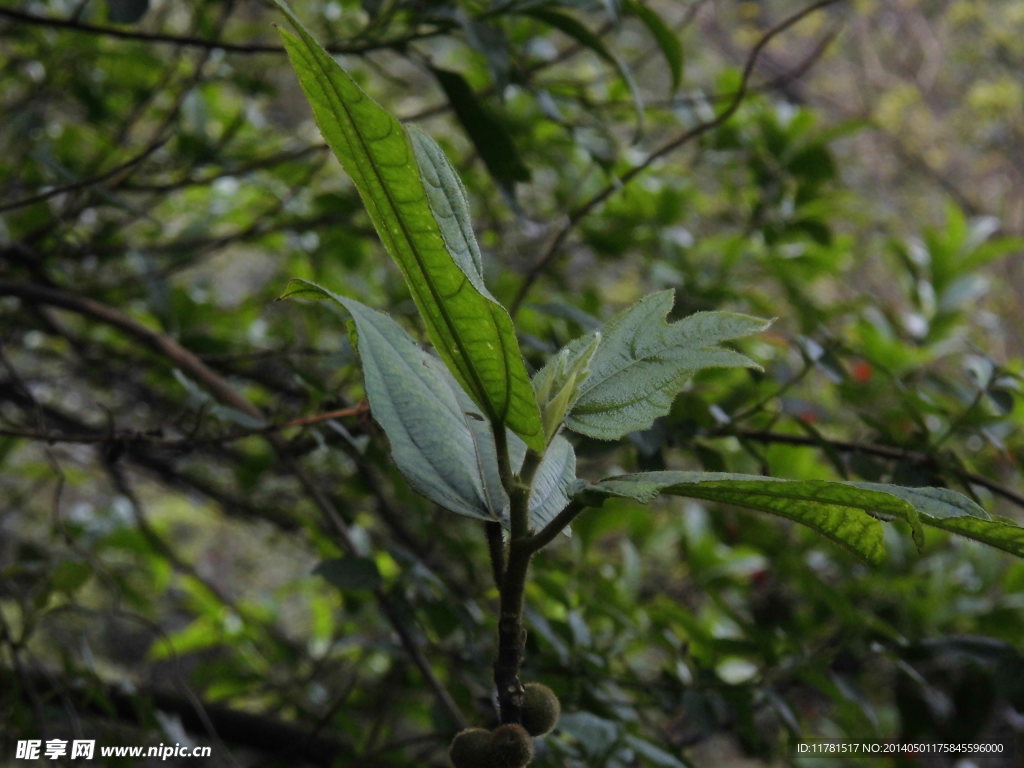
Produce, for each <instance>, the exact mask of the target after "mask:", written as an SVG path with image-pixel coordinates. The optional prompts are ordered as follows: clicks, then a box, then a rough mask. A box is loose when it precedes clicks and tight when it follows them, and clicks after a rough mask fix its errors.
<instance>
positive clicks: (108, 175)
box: [0, 11, 167, 213]
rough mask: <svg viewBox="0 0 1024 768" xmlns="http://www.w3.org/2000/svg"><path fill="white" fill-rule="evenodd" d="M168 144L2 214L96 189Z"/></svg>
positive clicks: (156, 145)
mask: <svg viewBox="0 0 1024 768" xmlns="http://www.w3.org/2000/svg"><path fill="white" fill-rule="evenodd" d="M0 13H2V11H0ZM166 143H167V139H166V138H164V139H160V140H158V141H155V142H153V143H152V144H151V145H150V146H148V147H146V148H145V149H144V150H142V152H139V153H138V154H137V155H135V156H134V157H132V158H130V159H128V160H126V161H125V162H123V163H121V164H120V165H115V166H114V167H113V168H111V169H110V170H109V171H104V172H103V173H101V174H99V175H98V176H93V177H92V178H89V179H82V180H81V181H76V182H73V183H71V184H66V185H65V186H63V187H53V188H52V189H48V190H46V191H45V192H40V193H38V194H35V195H30V196H29V197H24V198H22V199H21V200H15V201H14V202H11V203H4V204H3V205H0V213H4V212H6V211H13V210H15V209H16V208H24V207H25V206H26V205H32V204H34V203H41V202H43V201H45V200H49V199H50V198H52V197H57V195H63V194H67V193H68V192H77V191H78V190H80V189H87V188H89V187H95V186H97V185H99V184H102V183H103V182H105V181H109V180H110V179H113V178H116V177H118V176H120V175H121V174H122V173H123V172H124V171H126V170H128V169H129V168H132V167H134V166H136V165H138V164H139V163H141V162H143V161H144V160H145V159H146V158H147V157H149V156H150V155H152V154H153V153H154V152H156V151H157V150H158V149H160V147H162V146H163V145H164V144H166Z"/></svg>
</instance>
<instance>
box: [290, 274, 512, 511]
mask: <svg viewBox="0 0 1024 768" xmlns="http://www.w3.org/2000/svg"><path fill="white" fill-rule="evenodd" d="M291 285H292V286H301V287H293V288H292V289H291V290H290V291H289V292H288V293H287V294H286V296H295V295H307V296H313V297H315V298H328V299H331V300H333V301H335V302H336V303H337V304H339V305H340V306H342V307H344V309H345V310H346V311H347V312H348V313H349V314H350V315H351V316H352V318H353V320H354V321H355V325H356V335H357V342H356V346H357V350H358V352H359V357H360V360H361V362H362V367H363V377H364V381H365V386H366V396H367V399H368V400H369V402H370V410H371V412H372V414H373V418H374V419H375V420H376V421H377V423H378V424H380V426H381V428H382V429H383V430H384V432H385V434H386V435H387V437H388V442H389V443H390V445H391V456H392V458H393V459H394V462H395V465H396V466H397V467H398V469H399V471H400V472H401V473H402V474H403V475H404V476H405V478H406V480H408V481H409V484H410V485H411V486H412V487H413V488H414V489H415V490H416V491H418V492H419V493H420V494H422V495H423V496H425V497H426V498H428V499H430V500H431V501H433V502H435V503H437V504H439V505H441V506H442V507H444V508H445V509H448V510H451V511H452V512H457V513H459V514H462V515H467V516H469V517H476V518H480V519H483V520H499V519H501V518H502V517H503V516H507V514H508V510H507V507H508V497H507V496H506V495H504V493H496V492H495V489H494V487H493V486H488V485H485V482H484V478H485V477H486V476H487V474H488V469H489V468H490V467H491V466H492V465H493V466H494V467H495V468H494V470H493V472H492V473H491V474H494V475H496V473H497V469H496V466H497V462H496V459H495V453H494V439H493V437H490V431H489V429H487V425H486V422H485V421H484V419H483V416H482V415H480V413H479V409H478V408H477V406H476V405H475V404H474V403H473V402H472V401H471V400H470V399H469V397H468V396H467V395H466V394H465V393H464V392H463V391H462V390H461V388H459V386H458V384H457V383H456V382H455V380H454V379H453V378H452V377H451V374H450V373H449V372H448V369H447V368H445V366H444V364H443V363H442V362H441V361H440V360H438V359H437V358H436V357H433V356H432V355H429V354H427V353H426V352H424V351H423V350H422V349H421V348H420V347H419V345H417V344H416V342H415V341H413V339H412V338H411V337H410V336H409V335H408V334H407V333H406V332H405V331H404V330H403V329H402V328H401V326H399V325H398V324H397V323H396V322H395V321H394V320H392V319H391V318H390V317H388V316H387V315H385V314H384V313H382V312H378V311H377V310H374V309H370V308H369V307H367V306H365V305H363V304H361V303H360V302H358V301H356V300H355V299H351V298H348V297H345V296H340V295H338V294H336V293H333V292H331V291H329V290H327V289H325V288H322V287H320V286H318V285H315V284H313V283H309V282H306V281H303V280H293V281H292V283H291ZM471 424H472V426H470V425H471ZM478 425H480V426H482V427H483V428H484V430H486V433H485V434H484V433H480V431H479V427H478ZM488 439H489V440H488ZM488 442H489V448H488ZM498 489H499V490H500V482H499V485H498Z"/></svg>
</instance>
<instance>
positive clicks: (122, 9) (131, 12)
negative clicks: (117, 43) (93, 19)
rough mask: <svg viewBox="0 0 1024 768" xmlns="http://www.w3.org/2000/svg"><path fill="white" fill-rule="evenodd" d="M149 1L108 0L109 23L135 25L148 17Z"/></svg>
mask: <svg viewBox="0 0 1024 768" xmlns="http://www.w3.org/2000/svg"><path fill="white" fill-rule="evenodd" d="M148 10H149V0H107V21H109V22H111V23H113V24H134V23H135V22H137V21H139V20H140V19H141V18H142V17H143V16H145V15H146V11H148Z"/></svg>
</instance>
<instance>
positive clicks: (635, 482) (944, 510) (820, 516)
mask: <svg viewBox="0 0 1024 768" xmlns="http://www.w3.org/2000/svg"><path fill="white" fill-rule="evenodd" d="M581 493H582V494H583V497H584V499H586V500H588V501H591V502H593V503H597V504H599V503H600V501H601V499H602V497H607V496H624V497H627V498H631V499H636V500H637V501H642V502H645V503H646V502H648V501H650V500H652V499H653V498H654V497H655V496H657V495H658V494H669V495H672V496H687V497H690V498H695V499H706V500H708V501H718V502H723V503H726V504H733V505H735V506H738V507H747V508H749V509H756V510H760V511H762V512H771V513H772V514H776V515H780V516H781V517H786V518H789V519H790V520H794V521H796V522H798V523H802V524H804V525H807V526H809V527H811V528H813V529H815V530H816V531H818V532H819V533H821V534H823V535H825V536H827V537H828V538H830V539H832V540H833V541H835V542H836V543H838V544H841V545H843V546H844V547H847V548H848V549H851V550H853V551H854V552H855V553H857V554H858V555H860V556H861V557H862V558H864V559H865V560H867V561H869V562H878V561H880V560H881V558H882V556H883V555H884V549H883V540H882V527H881V521H885V520H903V521H904V522H906V523H907V524H909V525H910V528H911V531H912V533H913V535H914V540H915V541H916V542H917V544H918V546H920V545H921V542H922V525H927V526H931V527H933V528H940V529H942V530H946V531H950V532H952V533H957V534H960V535H961V536H966V537H968V538H972V539H975V540H977V541H980V542H983V543H985V544H988V545H990V546H993V547H997V548H999V549H1002V550H1004V551H1006V552H1009V553H1011V554H1014V555H1017V556H1018V557H1024V528H1022V527H1020V526H1018V525H1016V524H1015V523H1013V522H1012V521H1010V520H1003V519H998V518H993V517H992V516H991V515H989V514H988V513H987V512H986V511H985V510H984V509H982V508H981V507H979V506H978V505H977V504H975V503H974V502H973V501H971V500H970V499H968V498H967V497H966V496H964V495H962V494H959V493H956V492H955V491H951V490H949V489H947V488H904V487H902V486H898V485H886V484H882V483H859V482H858V483H839V482H831V481H826V480H783V479H779V478H773V477H761V476H758V475H739V474H729V473H725V472H674V471H670V472H645V473H640V474H633V475H620V476H618V477H610V478H607V479H605V480H602V481H600V482H598V483H595V484H593V485H589V486H587V487H586V488H584V489H583V490H582V491H581Z"/></svg>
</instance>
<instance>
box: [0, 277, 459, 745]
mask: <svg viewBox="0 0 1024 768" xmlns="http://www.w3.org/2000/svg"><path fill="white" fill-rule="evenodd" d="M2 295H7V296H18V297H20V298H23V299H27V300H28V301H35V302H40V303H44V304H49V305H52V306H56V307H63V308H64V309H68V310H71V311H72V312H77V313H79V314H82V315H85V316H86V317H91V318H93V319H95V320H99V321H101V322H103V323H106V324H107V325H110V326H113V327H115V328H118V329H119V330H121V331H124V332H125V333H127V334H128V335H130V336H132V337H134V338H135V339H137V340H138V341H140V342H142V343H143V344H144V345H146V346H147V347H149V348H150V349H152V350H153V351H155V352H157V353H158V354H160V355H162V356H164V357H166V358H167V359H169V360H171V361H172V362H173V363H174V364H175V365H176V366H177V367H178V368H180V369H181V370H182V372H183V373H185V374H186V375H187V376H189V377H190V378H192V379H193V380H195V381H196V382H198V383H200V384H201V385H202V386H204V387H205V388H206V389H208V390H209V391H210V392H211V393H213V395H214V396H215V397H216V398H217V399H218V400H219V401H220V402H221V403H222V404H224V405H227V406H230V407H231V408H234V409H235V410H237V411H240V412H242V413H244V414H245V415H247V416H249V417H250V418H253V419H257V420H258V421H260V422H265V418H264V415H263V413H262V412H261V411H260V410H259V409H258V408H257V407H256V406H255V405H253V404H252V403H251V402H249V401H248V400H247V399H246V398H245V397H243V396H242V395H240V394H239V393H238V392H237V391H236V390H235V389H234V388H233V387H232V386H231V384H230V383H228V382H227V381H225V380H224V379H222V378H221V377H220V376H219V375H218V374H217V373H216V372H215V371H213V370H212V369H211V368H209V367H208V366H207V365H206V364H205V363H204V362H203V361H202V360H200V359H199V358H198V357H196V355H194V354H193V353H192V352H190V351H189V350H187V349H185V348H184V347H182V346H181V345H180V344H178V343H177V342H176V341H174V340H173V339H171V338H170V337H168V336H165V335H164V334H162V333H159V332H158V331H154V330H152V329H150V328H147V327H146V326H144V325H142V324H141V323H139V322H138V321H137V320H134V319H133V318H131V317H128V316H127V315H125V314H122V313H121V312H118V311H117V310H116V309H113V308H111V307H108V306H106V305H104V304H101V303H99V302H97V301H93V300H92V299H87V298H85V297H82V296H77V295H75V294H73V293H69V292H67V291H63V290H59V289H56V288H44V287H42V286H37V285H31V284H26V283H17V282H13V281H10V280H0V296H2ZM264 438H265V439H266V441H267V442H268V443H269V444H270V446H271V448H272V449H273V450H274V452H275V453H276V454H277V456H278V458H279V459H280V460H281V462H282V464H283V465H284V467H285V468H286V469H287V471H288V472H290V473H291V474H292V475H293V476H294V477H295V479H296V480H298V482H299V485H300V486H301V487H302V489H303V490H304V491H305V493H306V494H307V495H308V496H309V498H310V500H312V502H313V503H314V505H315V506H316V507H317V509H319V510H320V512H321V514H322V515H323V516H324V518H325V520H326V521H327V522H328V523H329V525H330V526H331V527H332V528H333V530H334V532H335V534H336V535H337V537H338V540H339V541H340V543H341V545H342V547H343V548H344V549H345V550H346V551H347V552H349V553H352V554H356V555H365V554H367V553H366V547H365V546H364V545H362V544H361V543H360V542H359V541H358V540H357V539H356V538H355V537H354V536H353V534H352V532H351V530H350V529H349V527H348V524H347V523H346V522H345V520H344V519H343V518H342V516H341V515H340V513H339V512H338V509H337V507H336V506H335V505H334V502H333V501H331V499H330V497H329V496H328V495H327V494H326V493H325V492H324V490H323V489H322V488H321V487H320V486H319V485H318V484H317V483H315V482H314V481H313V479H312V478H311V477H310V476H309V475H308V474H307V473H306V471H305V470H304V469H303V468H302V467H301V466H300V465H299V463H298V461H297V460H296V458H295V456H294V455H293V454H292V453H291V451H290V449H289V446H288V443H287V442H286V441H285V440H284V439H283V438H282V437H281V436H280V435H278V434H277V433H276V432H266V433H265V434H264ZM374 596H375V597H376V599H377V602H378V604H379V605H380V607H381V609H382V611H383V613H384V615H385V616H386V617H387V619H388V622H389V623H390V624H391V626H392V628H393V629H394V630H395V632H396V633H397V634H398V637H399V639H400V641H401V644H402V647H403V648H404V649H405V651H406V653H407V654H408V655H409V658H410V659H412V661H413V663H414V664H415V665H416V668H417V669H419V671H420V673H421V674H422V675H423V677H424V679H425V680H426V682H427V685H428V686H429V687H430V689H431V690H432V691H433V692H434V694H435V696H436V697H437V699H438V702H439V703H440V704H441V707H442V708H443V709H444V711H445V712H447V714H448V716H449V717H450V718H451V719H452V722H453V723H454V724H455V725H456V726H457V727H459V728H464V727H465V725H466V720H465V717H464V716H463V715H462V712H461V711H460V710H459V707H458V705H457V704H456V703H455V702H454V700H453V699H452V698H451V696H450V695H449V694H448V692H447V691H446V690H445V689H444V687H443V686H442V685H441V683H440V681H439V680H438V679H437V677H436V676H435V675H434V672H433V670H432V669H431V668H430V664H429V663H428V662H427V659H426V657H425V656H424V655H423V650H422V649H421V648H420V647H419V645H418V644H417V642H416V640H415V638H414V637H413V636H412V633H411V632H410V631H409V628H408V627H407V626H406V625H405V622H404V621H403V618H402V616H401V615H400V614H399V613H398V610H397V609H396V607H395V605H394V603H393V602H392V601H391V598H390V596H389V595H388V594H387V593H386V592H385V591H384V590H383V589H382V588H380V587H378V588H377V589H375V590H374Z"/></svg>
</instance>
